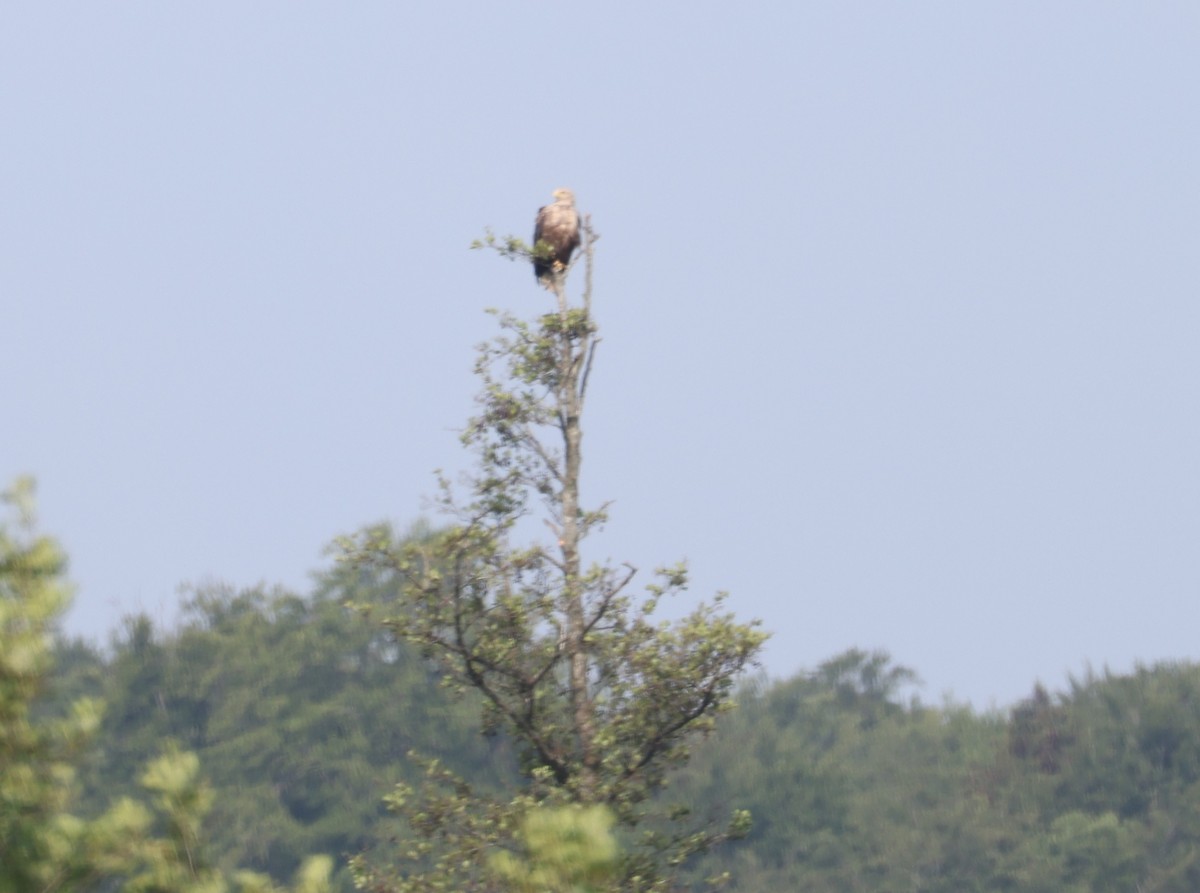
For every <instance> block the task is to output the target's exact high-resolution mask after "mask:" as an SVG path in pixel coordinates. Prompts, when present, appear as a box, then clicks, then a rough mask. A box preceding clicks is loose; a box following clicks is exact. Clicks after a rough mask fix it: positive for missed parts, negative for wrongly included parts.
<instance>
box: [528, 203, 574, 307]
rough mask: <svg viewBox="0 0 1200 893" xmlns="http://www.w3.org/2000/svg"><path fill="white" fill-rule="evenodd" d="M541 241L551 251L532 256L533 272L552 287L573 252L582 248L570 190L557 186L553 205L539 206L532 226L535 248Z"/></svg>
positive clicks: (569, 260)
mask: <svg viewBox="0 0 1200 893" xmlns="http://www.w3.org/2000/svg"><path fill="white" fill-rule="evenodd" d="M539 242H543V243H545V245H546V247H547V249H548V252H549V253H548V255H543V256H541V257H535V258H534V259H533V274H534V275H535V276H537V280H538V282H540V283H541V284H542V285H543V286H545V287H546V288H550V287H551V286H552V285H554V277H555V276H556V275H557V274H558V273H561V272H562V271H563V270H564V269H566V266H567V264H568V263H570V262H571V252H572V251H574V250H575V249H576V248H578V247H579V212H578V211H576V210H575V193H573V192H572V191H571V190H570V189H555V190H554V204H552V205H546V206H545V207H544V208H539V209H538V213H537V220H536V221H535V223H534V226H533V245H534V247H535V248H536V247H537V244H538V243H539Z"/></svg>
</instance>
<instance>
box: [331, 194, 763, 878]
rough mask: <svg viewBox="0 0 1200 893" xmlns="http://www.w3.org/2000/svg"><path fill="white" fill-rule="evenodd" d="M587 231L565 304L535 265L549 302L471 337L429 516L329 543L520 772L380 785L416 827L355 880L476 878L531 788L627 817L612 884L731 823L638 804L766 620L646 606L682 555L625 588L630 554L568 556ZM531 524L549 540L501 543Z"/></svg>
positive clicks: (752, 649) (696, 727)
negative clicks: (444, 517) (463, 397)
mask: <svg viewBox="0 0 1200 893" xmlns="http://www.w3.org/2000/svg"><path fill="white" fill-rule="evenodd" d="M596 241H597V236H596V234H595V232H594V231H593V230H592V228H591V223H590V220H589V219H588V218H586V217H585V218H583V227H582V244H581V251H580V252H579V254H578V255H577V256H576V258H575V261H574V262H572V264H571V266H574V265H575V263H577V262H582V263H583V265H584V285H583V288H582V292H581V295H580V297H579V299H578V301H575V302H573V301H572V300H571V298H570V297H569V294H568V289H567V281H568V274H569V272H570V268H569V267H568V268H564V269H561V270H556V275H554V276H553V277H549V278H548V280H547V282H546V284H547V287H548V288H549V289H550V291H551V293H552V294H553V295H554V299H555V302H556V306H554V307H553V308H552V309H551V310H550V312H547V313H544V314H542V315H539V316H537V317H535V318H534V319H532V320H522V319H519V318H517V317H516V316H514V315H512V314H510V313H496V315H497V317H498V320H499V324H500V328H501V330H502V331H501V334H500V335H498V336H497V337H496V338H495V339H493V340H492V341H490V342H488V343H485V344H483V345H481V346H480V348H479V352H478V359H477V361H476V364H475V372H476V374H477V376H478V377H479V379H480V382H481V388H480V391H479V394H478V396H477V403H478V412H477V414H476V415H475V416H474V417H473V418H471V419H470V420H469V421H468V423H467V426H466V429H465V430H464V432H463V434H462V443H463V445H464V446H465V447H466V448H467V449H468V450H470V451H471V452H472V453H473V454H474V457H475V467H474V471H473V472H472V473H471V474H470V475H469V476H468V477H467V480H466V482H465V485H464V486H465V494H464V495H463V496H461V497H460V496H459V495H458V493H457V492H456V491H455V488H454V487H452V486H451V484H450V482H449V481H447V480H445V479H444V478H443V479H442V480H441V481H440V504H441V507H442V508H443V509H444V510H445V511H446V513H447V514H448V516H449V518H450V523H449V526H447V527H446V528H444V529H442V530H440V531H437V532H432V533H428V534H427V535H425V536H423V537H418V538H414V539H410V540H408V541H404V542H396V541H394V540H393V539H392V538H391V537H390V536H389V535H387V532H386V530H384V529H380V528H376V529H370V530H367V531H364V532H363V533H361V534H359V535H358V536H356V537H353V538H350V539H348V540H347V541H345V542H344V543H343V547H344V555H343V558H344V560H346V561H349V562H351V563H352V564H353V566H355V567H356V568H357V569H359V570H360V572H364V573H367V572H369V573H371V574H374V575H376V576H377V577H378V578H379V579H381V580H384V581H386V582H388V583H389V584H390V586H391V589H392V592H393V593H394V596H393V597H392V598H391V599H390V600H387V601H385V602H384V603H382V604H376V605H374V606H369V607H373V608H374V609H375V610H377V611H378V612H380V613H381V614H382V622H383V624H384V625H385V626H386V627H387V628H388V629H389V630H391V631H392V632H393V633H394V634H395V635H396V636H397V637H398V638H399V639H401V640H404V641H408V642H411V643H415V644H417V645H418V646H419V647H420V648H421V649H422V651H423V653H424V654H425V655H427V656H428V657H430V658H434V659H436V660H437V661H438V662H439V663H440V666H441V668H442V670H443V672H444V674H445V678H446V680H447V681H448V682H449V683H450V684H451V685H452V686H453V687H456V688H457V689H459V690H467V689H474V690H475V691H477V692H479V693H480V694H481V695H482V697H483V701H484V704H485V709H484V716H483V724H484V727H485V729H487V730H493V731H495V730H503V731H505V732H507V733H508V734H510V735H511V736H512V737H513V738H514V739H515V740H516V741H517V742H518V745H519V747H520V750H521V753H522V759H523V762H522V768H523V770H524V771H525V773H526V777H527V778H528V780H529V781H530V785H529V786H528V787H527V788H526V789H525V790H524V791H522V792H521V793H520V794H518V796H517V797H516V798H515V799H513V800H512V801H509V802H494V803H491V804H490V805H487V806H484V805H481V804H480V802H479V801H478V798H477V793H476V792H473V791H471V790H470V789H469V787H467V786H466V785H464V784H463V783H461V782H460V781H458V780H455V779H451V778H448V777H447V776H446V775H445V774H444V773H443V772H442V770H441V769H440V768H439V767H436V766H431V774H430V777H431V779H433V780H439V779H440V780H442V781H445V782H446V783H447V785H448V786H449V787H448V788H447V789H446V790H448V791H449V793H446V794H445V795H437V794H435V793H433V792H432V791H431V790H427V791H425V792H424V793H421V792H415V791H413V790H411V789H407V788H404V789H401V790H399V791H398V792H397V793H396V794H395V795H394V796H393V798H392V800H391V802H392V804H393V806H396V807H397V808H398V809H400V810H401V811H403V812H404V813H405V814H407V815H408V816H409V820H410V824H411V826H412V828H413V830H414V832H415V833H416V835H417V837H418V838H419V839H421V840H422V841H423V843H421V844H420V845H414V846H413V847H412V848H411V850H410V851H408V852H407V853H405V854H402V855H404V856H405V857H406V858H402V859H401V863H402V864H400V865H399V866H396V867H393V868H391V869H380V868H370V867H369V866H368V865H367V863H365V862H364V861H361V860H360V862H359V863H358V869H359V871H360V877H361V879H362V882H363V883H364V884H367V885H370V886H371V887H372V888H373V889H379V890H412V891H416V890H433V889H440V888H443V887H444V886H445V885H447V884H450V885H453V886H456V887H457V888H458V889H485V888H486V887H487V883H488V881H487V875H486V872H484V871H483V870H482V861H481V859H482V854H483V852H484V849H485V847H486V846H487V845H490V844H495V843H498V842H499V843H503V842H508V841H511V840H512V838H513V835H514V834H515V832H516V829H517V827H518V822H519V817H520V813H521V812H522V811H523V810H524V809H526V808H528V807H529V806H530V805H532V804H537V803H547V802H554V803H580V804H603V805H606V806H608V807H609V808H611V809H612V810H613V812H614V814H615V815H616V817H617V820H618V821H619V822H620V823H621V824H623V825H624V826H626V827H635V826H641V828H640V833H639V835H638V836H637V839H636V841H635V844H636V845H635V846H634V847H633V849H632V850H631V851H630V852H629V854H628V855H627V856H626V860H625V862H626V864H625V872H624V879H623V881H624V886H625V887H626V888H628V889H661V888H663V887H665V885H666V884H667V882H668V875H669V874H670V872H669V870H668V868H669V867H670V866H672V865H677V864H679V863H680V862H681V861H682V860H683V859H685V858H686V857H687V856H688V855H689V854H691V853H692V852H695V851H697V850H699V849H703V848H704V847H706V846H707V845H709V844H710V843H712V842H714V841H715V840H717V839H719V838H721V837H723V836H726V835H727V834H729V833H731V831H732V833H736V832H738V831H739V830H740V829H742V828H744V826H745V824H746V817H745V816H744V815H742V814H736V815H735V820H734V822H733V824H732V825H731V828H730V829H722V830H707V831H703V830H702V831H699V832H694V831H692V832H689V831H686V830H666V828H665V826H664V825H662V824H660V823H658V822H656V821H654V820H649V819H648V812H649V811H650V806H649V804H650V800H651V797H652V795H653V794H654V793H655V792H656V791H657V790H658V789H659V788H660V787H661V786H662V785H663V783H664V780H665V775H666V773H667V771H668V770H669V769H670V768H671V767H673V766H678V765H680V764H681V763H683V762H684V761H686V759H687V757H688V745H689V742H690V740H691V739H692V738H693V737H694V736H695V735H697V734H698V733H702V732H704V731H707V730H708V729H710V728H711V727H712V722H713V719H714V717H715V716H716V714H717V713H719V712H720V711H721V710H723V709H725V707H726V706H728V700H729V694H730V691H731V688H732V686H733V684H734V681H735V679H736V678H737V677H738V676H739V674H740V673H741V672H742V671H743V669H745V668H746V667H747V666H750V665H752V664H754V662H755V658H756V655H757V653H758V651H759V649H760V647H761V645H762V642H763V641H764V639H765V638H766V637H765V634H763V633H762V632H760V631H759V630H758V629H757V628H756V626H757V624H756V623H750V624H742V623H738V622H736V620H735V619H734V617H733V616H732V615H731V614H729V613H726V612H724V611H723V610H722V607H721V606H722V603H723V602H724V598H725V597H724V594H719V595H717V596H716V598H715V600H714V603H713V604H711V605H710V604H701V605H699V606H698V607H697V608H695V609H694V610H693V611H692V612H691V613H690V614H689V615H687V616H686V617H684V618H683V619H681V620H677V621H674V622H667V621H658V620H657V619H656V618H655V616H654V615H655V612H656V610H657V609H658V607H659V605H660V604H661V603H662V601H663V600H664V599H666V598H669V597H670V596H673V595H676V594H678V593H679V592H681V591H682V590H684V589H685V588H686V586H687V570H686V568H685V567H684V566H683V565H676V566H673V567H669V568H664V569H661V570H659V571H658V573H657V579H656V580H655V581H654V582H652V583H650V584H649V585H648V586H647V587H646V592H645V594H644V595H643V596H636V595H634V594H633V593H632V592H631V591H630V590H631V586H630V584H631V583H632V581H633V579H634V576H635V573H636V571H635V569H634V568H633V567H632V566H630V565H621V566H612V565H609V564H587V565H585V562H584V555H583V543H584V540H585V539H586V538H587V536H588V534H589V533H591V532H593V531H594V530H596V529H597V527H598V526H599V525H601V524H602V523H604V522H605V521H606V520H607V513H606V510H605V507H604V506H599V507H595V508H587V507H584V506H583V505H582V503H581V500H580V480H581V474H582V467H583V466H582V462H583V450H582V444H583V415H584V409H585V407H586V404H587V397H588V387H589V384H590V379H591V372H592V368H593V364H594V361H595V359H596V353H597V346H598V345H599V343H600V339H599V336H598V332H599V329H598V326H597V324H596V321H595V318H594V316H593V313H592V298H593V291H592V268H593V261H594V257H595V245H596ZM482 244H485V245H488V246H490V247H492V248H495V249H496V250H498V251H499V253H500V254H501V255H502V256H505V257H508V258H510V259H518V260H523V261H529V260H530V259H534V260H537V259H538V258H542V257H544V256H545V253H546V251H547V246H545V245H543V244H540V243H539V244H537V245H534V246H532V247H531V246H527V245H526V244H524V243H523V242H521V241H520V240H519V239H515V238H508V239H507V240H497V239H495V238H494V237H492V236H490V235H489V236H488V239H487V240H486V242H485V243H482ZM534 521H540V522H541V525H534V524H533V523H531V522H534ZM539 528H540V529H548V530H549V531H550V534H551V538H550V540H549V542H538V541H534V542H532V543H529V544H527V545H518V544H517V540H518V537H520V536H526V537H527V536H529V535H530V534H531V533H532V532H534V531H537V530H538V529H539ZM682 812H684V811H683V810H679V811H678V813H679V814H682ZM673 827H675V826H673ZM647 829H651V830H647Z"/></svg>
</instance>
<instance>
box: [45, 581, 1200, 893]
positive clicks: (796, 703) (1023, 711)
mask: <svg viewBox="0 0 1200 893" xmlns="http://www.w3.org/2000/svg"><path fill="white" fill-rule="evenodd" d="M368 584H369V581H368V583H364V581H362V580H361V579H357V578H355V579H348V578H347V577H345V576H340V577H339V576H338V575H337V574H331V575H327V576H325V577H324V578H322V579H321V580H320V581H319V582H318V585H317V586H316V587H315V591H314V592H313V593H312V594H311V595H307V596H304V597H302V596H300V595H297V594H292V593H287V592H282V591H271V592H267V591H262V590H250V591H242V592H234V591H229V590H224V589H208V590H204V591H201V592H198V593H196V594H195V595H194V597H193V599H192V601H191V607H190V610H189V613H188V615H187V619H186V621H185V622H184V623H183V625H182V626H181V627H179V628H178V629H175V630H170V631H168V630H161V629H155V628H154V627H153V625H152V624H151V623H150V622H149V621H148V620H147V619H145V618H135V619H132V620H130V621H128V622H127V624H126V626H125V628H124V631H123V632H122V633H121V634H120V635H119V636H118V637H117V638H116V639H115V640H114V641H113V642H112V644H111V646H110V648H109V649H107V651H106V652H105V653H103V654H101V653H99V652H97V651H96V650H94V649H93V648H92V647H90V646H88V645H85V644H83V643H79V642H74V643H63V644H61V645H60V647H59V649H58V671H57V675H56V680H57V684H56V688H55V692H56V694H57V696H58V697H60V698H64V699H65V698H69V697H73V696H75V695H77V694H81V693H86V694H92V695H97V696H100V697H102V698H103V699H104V700H105V702H106V703H107V705H108V706H107V711H106V713H105V718H104V722H103V726H102V727H101V730H100V731H99V733H98V735H97V740H96V745H97V746H96V748H95V750H94V752H93V756H92V758H91V760H90V762H89V763H88V764H87V767H86V773H85V782H86V789H87V791H88V797H89V802H91V803H92V804H94V805H95V806H96V808H99V806H100V805H102V804H104V803H106V802H108V801H110V800H111V799H113V797H114V796H116V795H118V794H120V793H123V792H125V791H128V790H129V789H130V788H131V787H132V786H133V785H134V779H135V778H136V776H137V775H138V773H139V772H140V771H141V767H142V766H144V764H145V763H146V762H147V760H148V759H150V758H151V757H153V756H154V755H155V754H157V753H158V752H159V751H160V750H161V747H162V744H163V742H164V741H165V740H167V739H173V740H176V741H178V742H179V743H180V744H181V746H183V747H185V748H187V749H190V750H193V751H195V752H196V753H197V754H198V755H199V756H200V761H201V766H202V767H203V772H204V774H205V775H206V776H207V777H208V778H209V779H210V780H211V781H212V783H213V785H214V787H215V790H216V797H215V806H214V811H213V816H212V820H211V822H210V823H209V827H208V834H209V837H210V840H211V844H212V847H213V849H214V851H215V852H216V853H217V854H218V855H219V858H220V860H221V861H222V862H227V863H228V864H229V865H234V864H240V865H248V866H251V867H257V868H259V869H261V870H264V871H268V872H270V873H272V874H273V875H274V876H276V877H277V878H281V879H282V878H288V877H290V876H291V875H292V873H293V872H294V871H295V869H296V867H297V865H298V864H299V861H300V859H301V858H302V857H303V856H305V855H306V854H309V853H320V852H328V853H335V854H342V855H343V856H344V854H346V853H349V852H355V851H357V850H359V849H361V848H363V847H372V846H376V845H379V844H380V843H381V842H384V846H385V847H386V846H387V843H386V842H387V840H388V837H389V834H390V833H391V830H392V828H391V826H390V825H389V821H390V820H389V819H388V817H387V815H386V813H385V811H384V810H383V809H382V807H381V800H382V798H383V797H384V796H385V795H386V794H387V792H388V790H389V789H390V786H391V785H392V784H393V783H394V782H396V781H398V780H401V779H406V778H407V779H411V777H412V773H413V772H414V769H413V767H412V764H411V763H410V762H408V761H407V760H406V759H405V754H406V752H407V751H409V750H415V751H418V752H420V753H423V754H425V755H427V756H434V757H438V758H440V759H442V760H444V761H445V762H446V763H447V764H448V765H450V766H452V767H453V768H454V769H456V770H457V771H458V772H460V773H461V774H463V775H464V776H465V777H467V778H468V779H471V780H472V781H475V782H481V783H483V784H485V785H493V786H503V785H504V784H505V783H506V782H507V781H510V780H511V779H512V778H513V772H514V769H513V761H512V759H511V757H510V753H509V748H508V747H507V746H506V744H505V742H504V740H503V738H502V736H492V737H483V736H481V735H480V734H479V733H478V731H477V730H476V728H475V722H474V720H475V719H476V716H477V710H476V705H475V704H474V703H472V702H470V700H469V699H462V698H458V699H456V698H454V697H452V696H451V694H450V693H449V692H447V691H445V690H443V689H441V688H439V686H438V683H437V678H438V677H437V675H436V673H434V672H433V670H432V667H431V665H429V664H428V663H427V662H426V661H425V660H424V659H422V657H421V656H420V655H419V654H417V653H415V652H413V651H412V650H411V649H408V648H406V647H403V646H398V645H396V644H394V643H392V642H390V641H389V640H388V639H387V638H386V637H385V636H383V635H382V634H381V633H380V631H379V630H378V629H377V628H376V627H374V626H372V625H371V624H370V623H368V622H366V621H365V620H363V619H362V618H360V617H359V616H357V615H356V614H354V613H352V612H350V611H348V610H346V609H345V608H344V607H343V606H342V601H343V600H344V599H345V598H347V597H353V596H354V594H355V587H356V586H360V585H368ZM361 594H362V593H359V595H361ZM376 595H378V593H376ZM912 679H913V674H912V673H911V671H909V670H907V669H905V668H903V667H900V666H898V665H896V664H894V663H892V662H891V661H890V660H889V659H888V658H887V657H886V656H885V655H882V654H877V653H874V654H868V653H864V652H860V651H848V652H846V653H845V654H843V655H840V656H837V657H835V658H833V659H831V660H829V661H828V662H826V663H824V664H823V665H821V666H820V667H817V668H815V669H814V670H812V671H810V672H805V673H801V674H798V675H797V676H795V677H793V678H791V679H787V680H781V681H769V680H764V679H757V680H747V682H746V684H745V685H744V686H743V688H742V690H741V693H740V697H739V699H738V700H739V707H738V709H737V710H735V711H733V712H732V713H730V714H728V715H726V716H725V717H724V718H723V719H722V720H721V722H720V723H719V724H718V727H717V729H716V732H715V733H714V734H713V735H712V736H711V737H710V738H709V739H708V740H707V741H706V742H704V743H703V744H702V745H700V746H699V747H697V748H696V749H695V752H694V755H693V759H692V762H691V763H690V765H689V766H688V767H687V768H686V769H684V770H682V771H681V772H679V773H677V774H676V775H675V776H674V779H673V781H672V783H671V784H670V785H669V787H668V789H667V791H666V794H665V797H666V799H667V800H668V801H671V802H676V801H677V802H679V803H680V804H682V805H685V806H686V807H688V808H690V809H691V810H692V811H693V813H695V814H696V815H698V816H701V817H706V816H711V817H712V818H713V819H714V821H720V820H721V819H722V817H724V816H726V815H728V813H729V810H730V809H732V808H736V807H744V808H748V809H750V810H751V812H752V813H753V817H754V827H753V829H752V831H751V832H750V834H749V836H748V837H747V838H746V839H745V840H742V841H736V842H731V843H728V844H726V845H725V846H723V847H721V848H719V849H718V850H716V851H714V852H713V853H712V854H710V855H709V856H707V857H704V858H703V859H701V860H700V861H698V862H697V863H696V864H695V865H693V866H692V868H691V869H690V873H689V875H688V876H689V878H690V880H691V883H692V884H693V886H694V887H695V888H701V887H702V886H703V884H704V879H705V878H706V877H709V876H712V875H715V874H719V873H721V872H725V871H728V872H729V873H730V884H731V889H733V890H739V891H753V893H768V891H770V893H777V891H780V890H797V891H799V890H804V891H814V890H815V891H850V890H863V891H868V890H869V891H895V890H913V891H918V890H919V891H951V890H955V891H960V890H964V889H966V890H971V889H975V890H1021V891H1043V890H1044V891H1064V890H1080V891H1084V890H1087V891H1108V890H1111V891H1132V890H1140V891H1149V890H1163V891H1181V893H1182V891H1192V890H1195V889H1198V888H1200V865H1198V864H1197V842H1198V841H1200V805H1198V804H1200V796H1198V795H1200V787H1198V781H1200V668H1198V667H1196V666H1193V665H1186V664H1180V665H1162V666H1157V667H1152V668H1143V669H1139V670H1138V671H1137V672H1135V673H1133V674H1131V675H1126V676H1114V675H1107V674H1106V675H1102V676H1095V677H1088V678H1084V679H1080V680H1077V681H1075V682H1074V683H1072V685H1071V687H1070V689H1069V690H1068V691H1065V692H1062V693H1057V694H1051V693H1048V692H1046V691H1045V690H1044V689H1042V688H1036V689H1035V690H1034V692H1033V694H1032V695H1031V697H1030V698H1029V699H1027V700H1026V701H1024V702H1023V703H1021V704H1019V705H1017V706H1016V707H1015V709H1013V710H1012V711H1011V712H1009V713H1006V714H979V713H976V712H973V711H972V710H970V709H968V708H966V707H962V706H957V705H928V704H924V703H922V702H921V701H920V700H918V699H917V698H916V697H915V696H914V688H913V686H912V685H911V684H910V683H911V682H912ZM342 864H344V858H343V859H342V861H341V862H339V865H342ZM339 879H340V881H341V882H342V883H343V884H346V885H347V888H348V878H347V877H346V876H345V873H344V872H343V873H342V874H341V875H339Z"/></svg>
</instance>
